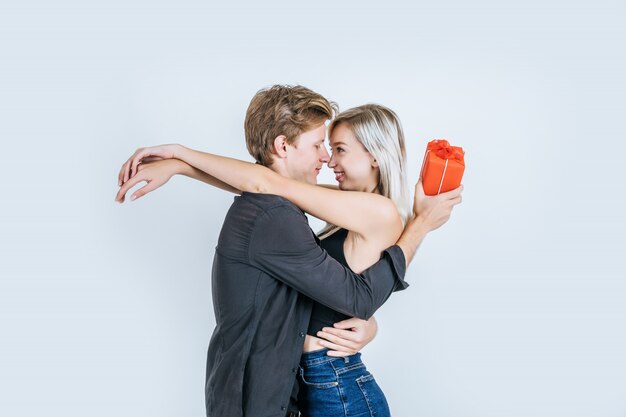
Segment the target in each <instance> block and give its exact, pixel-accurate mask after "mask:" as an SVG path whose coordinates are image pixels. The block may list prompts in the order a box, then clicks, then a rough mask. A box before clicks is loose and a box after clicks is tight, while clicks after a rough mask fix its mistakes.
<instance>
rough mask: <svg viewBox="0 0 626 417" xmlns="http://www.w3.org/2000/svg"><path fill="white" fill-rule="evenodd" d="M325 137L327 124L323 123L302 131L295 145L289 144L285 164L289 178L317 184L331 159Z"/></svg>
mask: <svg viewBox="0 0 626 417" xmlns="http://www.w3.org/2000/svg"><path fill="white" fill-rule="evenodd" d="M325 139H326V125H325V124H324V123H322V124H321V125H319V126H318V127H315V128H313V129H311V130H309V131H306V132H304V133H302V134H301V135H300V136H298V138H297V139H296V141H295V142H294V143H293V145H289V146H287V159H286V161H285V165H286V168H287V173H288V175H289V178H292V179H294V180H298V181H302V182H306V183H309V184H313V185H315V184H317V175H318V174H319V173H320V170H321V169H322V166H324V164H325V163H328V160H329V159H330V156H329V155H328V150H327V149H326V146H324V140H325Z"/></svg>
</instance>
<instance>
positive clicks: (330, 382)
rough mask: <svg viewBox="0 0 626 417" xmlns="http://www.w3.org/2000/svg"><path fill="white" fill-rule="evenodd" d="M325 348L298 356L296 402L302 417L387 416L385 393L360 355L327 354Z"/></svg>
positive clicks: (387, 407)
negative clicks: (298, 390)
mask: <svg viewBox="0 0 626 417" xmlns="http://www.w3.org/2000/svg"><path fill="white" fill-rule="evenodd" d="M326 352H328V349H321V350H316V351H314V352H309V353H304V354H303V355H302V357H301V359H300V367H299V373H298V383H299V384H300V393H299V395H298V405H299V407H300V411H301V412H302V416H303V417H340V416H351V417H372V416H376V417H389V416H390V412H389V406H388V405H387V400H386V399H385V394H383V392H382V390H381V389H380V387H379V386H378V384H377V383H376V381H375V380H374V376H373V375H372V374H371V373H369V371H368V370H367V369H366V368H365V364H364V363H363V362H361V354H360V353H356V354H354V355H351V356H346V357H345V358H334V357H331V356H327V355H326Z"/></svg>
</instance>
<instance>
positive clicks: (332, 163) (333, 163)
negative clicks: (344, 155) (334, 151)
mask: <svg viewBox="0 0 626 417" xmlns="http://www.w3.org/2000/svg"><path fill="white" fill-rule="evenodd" d="M336 166H337V163H336V162H335V155H331V156H330V160H329V161H328V168H334V167H336Z"/></svg>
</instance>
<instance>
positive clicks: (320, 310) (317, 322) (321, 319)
mask: <svg viewBox="0 0 626 417" xmlns="http://www.w3.org/2000/svg"><path fill="white" fill-rule="evenodd" d="M347 236H348V231H347V230H346V229H339V230H337V231H336V232H335V233H333V234H332V235H330V236H328V237H327V238H325V239H322V241H321V242H320V245H321V246H322V248H324V249H325V250H326V252H328V254H329V255H330V256H332V257H333V258H335V259H336V260H337V261H339V263H341V264H342V265H344V266H345V267H346V268H348V269H350V267H349V266H348V262H347V261H346V256H345V254H344V252H343V242H345V240H346V237H347ZM349 318H350V316H346V315H345V314H343V313H339V312H337V311H335V310H333V309H331V308H328V307H326V306H325V305H322V304H319V303H316V302H314V303H313V311H312V312H311V321H310V322H309V328H308V330H307V334H310V335H312V336H315V335H316V334H317V332H319V331H320V330H322V327H333V323H336V322H338V321H342V320H345V319H349Z"/></svg>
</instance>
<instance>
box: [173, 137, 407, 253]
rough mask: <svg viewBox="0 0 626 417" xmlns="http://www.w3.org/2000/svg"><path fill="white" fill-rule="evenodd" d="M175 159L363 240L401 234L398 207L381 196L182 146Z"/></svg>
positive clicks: (175, 154)
mask: <svg viewBox="0 0 626 417" xmlns="http://www.w3.org/2000/svg"><path fill="white" fill-rule="evenodd" d="M174 157H175V158H177V159H180V160H182V161H184V162H186V163H187V164H189V165H191V166H193V167H195V168H196V169H199V170H201V171H203V172H205V173H206V174H208V175H209V176H211V177H213V178H216V179H217V180H219V181H222V182H224V183H226V184H229V185H230V186H232V187H234V188H236V189H238V190H241V191H247V192H253V193H262V194H276V195H280V196H282V197H285V198H287V199H288V200H290V201H292V202H293V203H294V204H296V205H297V206H298V207H300V208H302V209H303V210H304V211H306V212H307V213H310V214H312V215H313V216H315V217H317V218H319V219H322V220H325V221H327V222H329V223H332V224H335V225H337V226H340V227H343V228H345V229H348V230H352V231H354V232H357V233H359V234H360V235H361V236H363V237H364V238H367V237H370V236H376V238H377V239H380V238H384V237H386V236H387V235H389V236H393V237H394V239H393V240H394V241H395V238H396V237H397V236H398V235H399V234H400V233H401V231H402V220H401V218H400V215H399V213H398V210H397V208H396V207H395V205H394V204H393V202H392V201H391V200H389V199H388V198H386V197H383V196H381V195H378V194H373V193H365V192H357V191H341V190H336V189H329V188H326V187H318V186H315V185H311V184H306V183H303V182H300V181H296V180H293V179H290V178H286V177H283V176H282V175H280V174H277V173H276V172H274V171H272V170H271V169H269V168H267V167H264V166H261V165H258V164H254V163H250V162H245V161H240V160H238V159H233V158H228V157H224V156H219V155H214V154H210V153H206V152H200V151H196V150H193V149H189V148H186V147H184V146H180V145H179V146H177V147H176V148H175V151H174Z"/></svg>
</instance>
